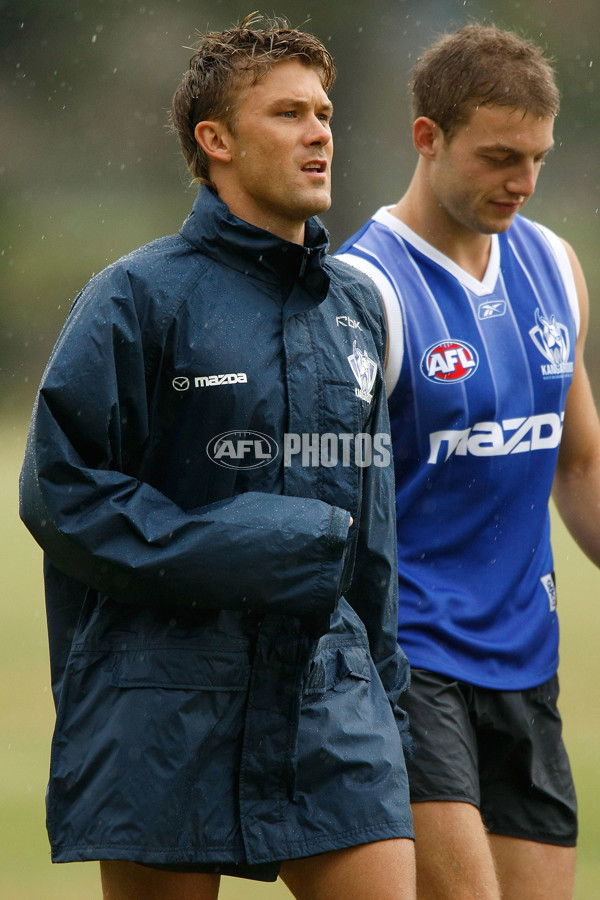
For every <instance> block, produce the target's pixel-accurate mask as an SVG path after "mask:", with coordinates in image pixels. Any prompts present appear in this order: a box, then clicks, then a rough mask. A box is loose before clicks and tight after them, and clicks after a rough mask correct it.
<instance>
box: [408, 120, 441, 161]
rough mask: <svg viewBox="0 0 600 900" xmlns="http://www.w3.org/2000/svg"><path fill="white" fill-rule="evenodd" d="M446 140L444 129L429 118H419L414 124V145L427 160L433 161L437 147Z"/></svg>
mask: <svg viewBox="0 0 600 900" xmlns="http://www.w3.org/2000/svg"><path fill="white" fill-rule="evenodd" d="M443 140H444V135H443V132H442V129H441V128H440V126H439V125H436V123H435V122H434V121H433V119H430V118H428V117H427V116H419V118H418V119H415V121H414V123H413V144H414V145H415V149H416V150H417V151H418V153H420V154H421V156H424V157H425V159H433V157H434V156H435V153H436V149H437V146H438V144H439V142H440V141H443Z"/></svg>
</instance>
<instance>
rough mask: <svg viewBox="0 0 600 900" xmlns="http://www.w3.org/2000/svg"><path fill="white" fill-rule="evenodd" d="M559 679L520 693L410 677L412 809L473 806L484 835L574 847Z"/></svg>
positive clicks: (422, 673) (418, 673)
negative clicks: (430, 804) (429, 804)
mask: <svg viewBox="0 0 600 900" xmlns="http://www.w3.org/2000/svg"><path fill="white" fill-rule="evenodd" d="M557 699H558V678H557V677H556V676H555V677H554V678H551V679H550V681H548V682H546V684H542V685H540V686H539V687H535V688H531V689H529V690H525V691H496V690H489V689H487V688H481V687H475V686H473V685H471V684H466V683H465V682H462V681H456V680H455V679H453V678H448V677H446V676H444V675H438V674H436V673H434V672H428V671H426V670H425V669H413V670H412V684H411V687H410V690H409V691H408V692H407V693H406V694H404V695H403V697H402V706H403V707H404V708H405V709H406V710H407V712H408V714H409V719H410V727H411V733H412V735H413V737H414V739H415V741H416V743H417V749H416V751H415V753H414V757H413V759H411V760H407V770H408V780H409V785H410V794H411V802H413V803H418V802H419V801H425V800H430V801H431V800H442V801H443V800H445V801H449V800H454V801H460V802H465V803H472V804H473V805H474V806H476V807H477V808H478V809H479V810H480V812H481V817H482V819H483V822H484V825H485V826H486V828H487V830H488V831H489V832H491V833H492V834H501V835H507V836H510V837H516V838H523V839H525V840H531V841H540V842H541V843H545V844H557V845H560V846H563V847H574V846H575V844H576V842H577V801H576V797H575V787H574V785H573V778H572V775H571V767H570V765H569V759H568V757H567V753H566V750H565V746H564V744H563V740H562V736H561V732H562V722H561V718H560V715H559V712H558V709H557V706H556V701H557Z"/></svg>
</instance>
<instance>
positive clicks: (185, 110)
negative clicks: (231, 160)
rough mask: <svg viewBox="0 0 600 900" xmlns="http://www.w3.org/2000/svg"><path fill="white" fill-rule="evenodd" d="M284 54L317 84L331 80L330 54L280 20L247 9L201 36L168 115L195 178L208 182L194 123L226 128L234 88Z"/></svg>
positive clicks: (251, 79)
mask: <svg viewBox="0 0 600 900" xmlns="http://www.w3.org/2000/svg"><path fill="white" fill-rule="evenodd" d="M290 59H293V60H297V61H298V62H301V63H303V64H304V65H306V66H309V67H311V68H314V69H315V70H316V71H317V72H318V74H319V76H320V78H321V83H322V85H323V89H324V90H325V91H326V92H329V91H330V90H331V87H332V85H333V82H334V81H335V68H334V65H333V60H332V58H331V55H330V54H329V52H328V51H327V50H326V49H325V47H324V46H323V44H322V43H321V42H320V41H319V40H318V39H317V38H316V37H314V36H313V35H311V34H307V33H305V32H302V31H298V30H296V29H294V28H290V26H289V24H288V22H287V21H286V20H285V19H280V18H275V19H267V18H263V17H262V16H257V15H256V14H255V13H251V14H250V15H249V16H246V18H245V19H243V21H242V22H241V23H240V24H238V25H236V26H235V27H233V28H231V29H229V30H228V31H222V32H219V33H216V32H215V33H212V34H205V35H202V36H201V39H200V42H199V45H198V48H197V49H196V50H195V52H194V55H193V56H192V57H191V58H190V62H189V69H188V71H187V72H186V73H185V74H184V76H183V81H182V82H181V84H180V85H179V87H178V88H177V90H176V91H175V95H174V97H173V103H172V106H171V114H170V121H171V126H172V128H173V130H174V131H175V132H176V133H177V135H178V137H179V143H180V145H181V149H182V152H183V155H184V157H185V160H186V162H187V165H188V168H189V170H190V172H191V173H192V175H193V176H194V178H195V179H197V180H199V181H201V182H205V183H210V178H209V168H208V158H207V156H206V154H205V153H204V151H203V150H202V149H201V147H200V146H199V145H198V143H197V141H196V138H195V137H194V130H195V128H196V125H197V124H198V122H203V121H205V120H207V119H213V120H217V119H220V120H222V121H224V122H225V123H226V125H227V127H228V128H230V129H232V128H233V127H234V124H235V114H236V111H237V103H238V97H237V96H236V95H238V94H239V91H240V89H241V88H243V87H245V86H247V85H251V84H256V82H257V81H258V80H259V79H260V78H262V77H263V76H264V75H266V73H267V72H268V71H269V69H270V68H271V66H273V65H274V64H275V63H278V62H282V61H283V60H285V61H288V60H290Z"/></svg>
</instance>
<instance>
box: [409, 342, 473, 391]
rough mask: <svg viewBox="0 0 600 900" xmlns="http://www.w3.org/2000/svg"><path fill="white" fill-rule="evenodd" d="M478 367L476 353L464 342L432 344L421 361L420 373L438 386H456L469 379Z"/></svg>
mask: <svg viewBox="0 0 600 900" xmlns="http://www.w3.org/2000/svg"><path fill="white" fill-rule="evenodd" d="M478 365H479V357H478V356H477V351H476V350H475V348H474V347H471V345H470V344H467V343H466V342H465V341H441V342H440V343H439V344H432V345H431V347H429V348H428V349H427V350H426V351H425V353H424V354H423V358H422V359H421V372H422V373H423V375H424V376H425V377H426V378H427V379H429V381H436V382H438V383H440V384H456V383H457V382H458V381H465V380H466V379H467V378H470V377H471V375H473V374H474V373H475V371H476V369H477V366H478Z"/></svg>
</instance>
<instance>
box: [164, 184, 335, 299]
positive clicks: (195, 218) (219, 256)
mask: <svg viewBox="0 0 600 900" xmlns="http://www.w3.org/2000/svg"><path fill="white" fill-rule="evenodd" d="M180 234H181V235H182V237H183V238H185V240H186V241H188V242H189V243H190V244H193V246H195V247H197V248H198V250H200V251H201V252H202V253H205V254H206V255H207V256H210V257H212V258H213V259H216V260H218V261H219V262H222V263H225V264H226V265H228V266H230V267H231V268H233V269H236V270H238V271H240V272H244V273H246V274H248V275H251V276H254V277H255V278H259V279H260V280H262V281H269V282H279V283H280V284H281V285H282V287H283V288H284V290H285V292H286V293H287V292H288V291H289V290H291V288H292V286H293V284H294V283H295V282H296V281H300V282H301V283H302V284H303V286H304V287H305V288H306V289H307V290H308V291H309V293H311V294H312V295H313V296H314V297H315V298H317V299H319V300H321V299H323V298H324V296H325V295H326V293H327V289H328V287H329V276H328V274H327V272H326V271H325V270H324V269H323V262H324V260H325V258H326V256H327V250H328V247H329V236H328V234H327V231H326V230H325V228H324V227H323V225H322V223H321V222H320V221H319V219H318V218H316V217H312V218H310V219H309V220H308V221H307V223H306V230H305V238H304V246H303V247H301V246H300V245H299V244H294V243H292V242H290V241H285V240H283V238H280V237H277V236H276V235H274V234H271V232H269V231H264V230H263V229H262V228H256V227H255V226H254V225H251V224H250V223H249V222H246V221H244V219H240V218H238V217H237V216H234V215H233V214H232V213H231V212H230V211H229V208H228V207H227V206H226V205H225V203H223V201H222V200H221V199H220V198H219V197H218V195H217V194H216V193H215V191H213V190H212V189H211V188H209V187H207V186H205V185H202V187H201V188H200V190H199V192H198V196H197V197H196V200H195V202H194V206H193V208H192V211H191V213H190V215H189V216H188V217H187V219H186V220H185V222H184V223H183V225H182V227H181V230H180Z"/></svg>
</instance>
